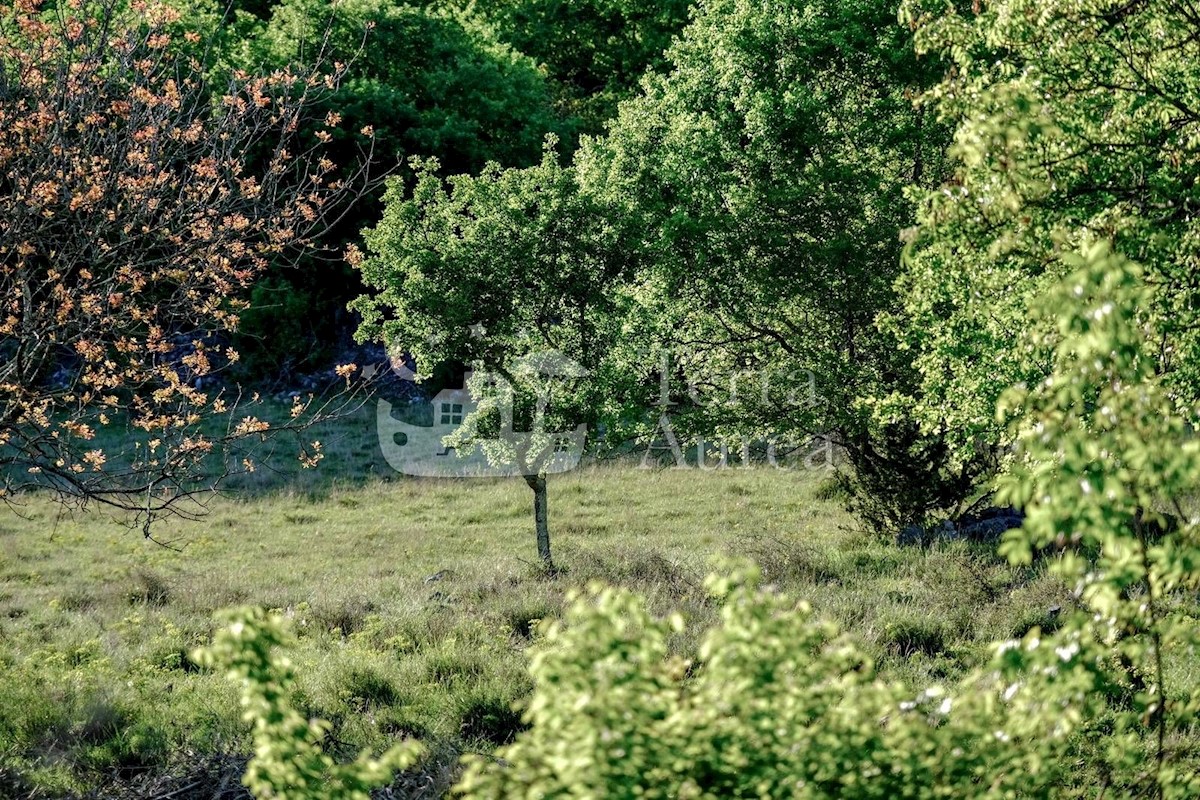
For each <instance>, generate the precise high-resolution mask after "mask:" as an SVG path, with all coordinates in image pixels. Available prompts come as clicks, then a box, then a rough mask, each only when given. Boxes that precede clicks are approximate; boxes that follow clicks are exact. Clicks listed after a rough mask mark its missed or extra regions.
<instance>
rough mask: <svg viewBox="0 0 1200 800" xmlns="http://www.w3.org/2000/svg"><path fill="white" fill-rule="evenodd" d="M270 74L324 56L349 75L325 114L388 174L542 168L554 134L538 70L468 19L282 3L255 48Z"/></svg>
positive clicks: (408, 9) (459, 14) (366, 6)
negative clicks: (423, 164)
mask: <svg viewBox="0 0 1200 800" xmlns="http://www.w3.org/2000/svg"><path fill="white" fill-rule="evenodd" d="M256 48H257V50H256V55H257V57H258V58H260V59H262V60H264V61H266V62H267V63H270V64H288V63H294V62H297V61H299V62H301V63H304V62H306V61H309V60H312V59H314V58H316V57H318V56H322V55H323V56H324V57H325V58H333V59H340V60H344V61H346V62H347V63H348V64H349V65H350V71H349V74H348V76H347V79H346V80H345V81H344V83H343V85H342V86H341V87H340V88H339V90H338V91H337V92H336V93H335V95H334V96H333V97H332V98H331V99H330V101H329V102H328V104H327V105H328V108H329V110H331V111H334V112H336V113H338V114H340V115H341V116H342V118H343V120H344V122H343V125H342V126H341V127H342V129H343V130H344V131H345V133H343V134H338V132H336V131H335V132H334V135H335V136H338V135H341V136H343V137H346V138H348V139H349V140H350V142H349V143H350V144H353V143H354V141H356V140H357V141H358V142H362V141H363V140H362V137H361V134H360V131H361V129H362V127H363V126H366V125H370V126H372V127H373V128H374V140H375V141H374V145H373V146H374V148H375V151H376V152H377V153H378V154H379V156H380V157H381V158H382V159H384V160H385V161H386V162H388V163H389V164H395V163H398V161H399V160H401V159H403V158H404V157H406V156H410V155H420V156H426V157H437V158H438V159H439V160H440V162H441V163H442V164H444V165H445V167H446V169H447V170H448V171H449V172H452V173H458V172H476V171H478V170H480V169H481V168H482V167H483V166H484V164H486V163H487V162H489V161H497V162H500V163H502V164H505V165H509V166H526V165H528V164H531V163H536V161H537V159H538V156H539V154H540V150H541V141H542V138H543V136H545V134H546V133H547V132H549V131H552V130H555V129H556V125H557V123H556V118H555V115H554V112H553V110H552V108H551V98H550V94H549V90H548V87H547V85H546V81H545V78H544V76H543V75H542V74H541V72H540V71H539V70H538V68H537V65H536V64H535V62H534V61H533V60H532V59H530V58H529V57H527V56H524V55H522V54H521V53H519V52H517V51H515V50H514V49H513V48H512V47H510V46H508V45H506V44H504V43H503V42H501V41H500V40H499V39H498V38H497V35H496V33H495V31H494V30H493V29H492V27H491V26H490V25H489V24H488V23H487V21H486V20H484V19H483V18H482V17H480V16H479V15H478V14H473V13H471V12H469V11H464V10H456V9H448V8H446V9H443V8H439V7H434V6H431V7H427V8H422V7H420V6H416V5H404V4H397V3H393V2H389V1H388V0H349V2H338V3H330V2H329V0H284V2H282V3H280V4H279V5H278V6H276V7H275V9H274V11H273V12H272V14H271V19H270V21H269V22H268V23H267V24H266V26H265V28H264V30H263V32H262V34H261V37H260V39H259V41H258V42H257V43H256Z"/></svg>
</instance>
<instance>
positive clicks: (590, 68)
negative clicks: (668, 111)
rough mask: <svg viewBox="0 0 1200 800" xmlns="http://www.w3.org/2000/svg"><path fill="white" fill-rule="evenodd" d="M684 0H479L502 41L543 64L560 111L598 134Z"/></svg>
mask: <svg viewBox="0 0 1200 800" xmlns="http://www.w3.org/2000/svg"><path fill="white" fill-rule="evenodd" d="M692 5H693V4H692V2H691V0H665V2H664V0H657V1H655V0H651V1H650V2H647V0H482V2H480V3H479V7H480V8H481V10H482V11H483V12H484V14H485V15H486V16H487V17H488V18H490V19H492V20H494V21H495V23H496V26H497V28H498V29H499V30H500V32H501V34H502V35H503V37H504V38H505V40H506V41H508V42H511V43H512V44H513V46H514V47H515V48H516V49H517V50H519V51H520V52H522V53H526V54H528V55H530V56H532V57H533V58H535V59H537V61H538V62H539V63H542V64H545V65H546V68H547V71H548V72H549V74H550V77H551V78H552V79H553V80H554V81H555V83H556V84H557V85H558V86H559V87H560V95H561V96H560V102H561V103H562V104H563V106H564V110H565V111H566V116H569V117H574V118H577V119H578V121H579V122H580V124H581V127H582V129H583V131H584V132H585V133H590V134H598V133H601V132H602V131H603V128H604V124H605V123H606V122H607V121H608V120H609V119H611V118H612V117H614V116H615V115H616V110H617V104H618V103H619V102H620V101H621V100H624V99H627V98H629V97H632V96H633V95H634V94H636V92H637V90H638V84H639V82H640V81H641V79H642V76H643V75H644V74H645V73H646V71H647V70H649V69H657V68H659V67H661V66H662V65H663V64H664V59H663V54H664V52H665V51H666V50H667V48H668V47H669V46H670V44H671V40H672V38H673V37H674V36H675V35H676V34H677V33H679V32H680V31H681V30H682V29H683V27H684V25H685V24H686V23H687V21H688V11H689V9H690V8H691V6H692Z"/></svg>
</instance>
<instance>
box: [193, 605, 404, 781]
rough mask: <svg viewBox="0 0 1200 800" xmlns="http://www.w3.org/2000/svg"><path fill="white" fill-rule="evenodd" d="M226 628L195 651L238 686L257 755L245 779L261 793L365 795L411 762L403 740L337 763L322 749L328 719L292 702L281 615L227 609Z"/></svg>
mask: <svg viewBox="0 0 1200 800" xmlns="http://www.w3.org/2000/svg"><path fill="white" fill-rule="evenodd" d="M225 621H226V623H227V625H226V627H224V628H222V629H221V630H219V631H218V632H217V635H216V637H215V639H214V641H213V644H212V646H211V647H210V648H208V649H206V650H201V651H198V652H197V653H196V654H195V655H194V658H195V660H196V661H197V662H200V663H203V664H205V665H207V666H220V667H224V668H225V669H226V670H227V672H228V675H229V677H230V678H231V679H233V680H235V681H237V682H238V683H240V684H241V686H242V705H243V706H245V708H246V719H247V721H249V722H251V723H252V724H253V726H254V757H253V758H251V759H250V763H249V764H248V765H247V767H246V775H245V777H244V778H243V782H244V783H245V784H246V786H247V787H248V788H249V789H250V791H251V792H252V793H253V794H254V795H255V796H256V797H258V798H263V800H265V799H266V798H271V799H272V800H333V799H334V798H336V799H337V800H370V794H369V792H370V790H371V788H372V787H374V786H379V785H381V784H383V783H385V782H387V781H388V780H390V778H391V776H392V773H393V771H394V770H397V769H406V768H407V767H409V766H410V765H412V764H413V763H414V762H415V761H416V759H417V757H418V755H419V753H420V752H421V746H420V745H419V744H417V743H415V742H404V743H401V744H398V745H396V746H394V747H392V748H391V749H390V750H388V751H387V752H386V753H384V754H383V755H382V756H380V757H379V758H378V759H373V758H370V757H369V756H368V755H367V754H365V753H364V754H362V755H361V756H359V758H358V759H357V760H356V761H354V762H353V763H351V764H335V763H334V761H333V759H332V758H330V757H329V756H328V755H326V754H325V753H324V752H323V751H322V749H321V745H320V742H321V739H322V738H323V736H324V735H325V732H326V730H327V729H328V725H327V723H324V722H322V721H319V720H312V721H310V720H306V719H305V718H304V717H303V716H301V715H300V714H299V712H297V711H296V709H295V708H294V707H293V706H292V704H291V702H290V701H289V696H288V693H289V690H290V687H291V685H292V682H293V680H294V673H293V670H292V666H291V663H290V662H289V661H288V659H287V658H286V657H284V656H282V655H280V654H278V653H277V652H275V651H276V649H277V648H278V647H279V646H280V645H282V644H285V643H287V642H288V641H289V640H290V637H289V635H288V633H287V630H286V629H285V627H284V621H283V618H282V617H281V616H279V615H274V614H272V615H268V614H267V613H266V612H264V611H263V610H262V609H241V610H237V611H232V612H228V613H226V614H225Z"/></svg>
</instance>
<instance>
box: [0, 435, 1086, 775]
mask: <svg viewBox="0 0 1200 800" xmlns="http://www.w3.org/2000/svg"><path fill="white" fill-rule="evenodd" d="M351 433H353V432H351ZM369 433H370V432H369V431H368V432H367V433H364V434H362V438H361V440H365V439H368V438H369ZM361 440H355V439H353V436H351V435H349V434H348V435H347V440H346V442H345V445H344V447H343V446H341V445H339V446H337V447H332V448H331V450H332V451H333V452H334V456H331V458H333V457H338V458H343V457H344V458H351V457H360V458H361V459H362V462H363V463H364V464H365V463H366V461H367V460H368V459H369V458H371V457H372V455H371V454H370V453H367V452H365V448H360V447H359V442H360V441H361ZM360 450H361V452H360ZM348 472H349V471H348ZM334 474H335V475H336V473H334ZM826 481H827V476H824V475H821V474H806V473H800V472H781V471H777V470H771V469H752V470H728V471H722V472H711V473H709V472H699V471H692V470H663V471H646V470H639V469H636V468H635V467H632V466H627V465H626V466H622V465H607V466H596V467H592V468H586V469H583V470H580V471H578V472H575V473H571V474H568V475H565V476H561V477H557V478H555V479H554V480H552V481H551V487H550V502H551V524H552V531H553V534H554V546H555V549H556V560H557V561H558V563H559V564H560V565H561V566H562V567H563V568H565V572H564V573H563V574H562V575H559V576H556V577H553V578H551V577H547V576H545V575H543V574H542V573H541V571H540V570H539V569H537V568H536V566H535V564H534V562H535V561H536V548H535V546H534V534H533V530H532V519H531V494H530V492H529V490H528V488H527V487H526V486H525V484H524V482H523V481H520V480H480V481H415V480H408V479H400V478H396V477H393V478H391V479H389V480H386V481H385V480H383V479H381V478H374V477H371V476H369V475H368V476H366V477H365V478H360V479H356V480H354V481H348V480H347V481H343V482H340V483H339V482H338V481H333V482H332V483H331V482H330V481H328V480H326V481H325V482H324V483H321V482H319V481H315V480H314V481H312V482H309V483H305V484H303V485H301V486H300V488H298V489H278V488H275V489H272V488H270V487H269V486H263V487H260V490H259V491H258V492H257V493H255V494H250V495H245V496H244V499H241V500H238V499H233V498H224V499H219V500H217V501H215V502H214V504H213V506H212V509H211V513H210V514H209V515H208V516H207V517H205V518H204V519H202V520H200V521H198V522H192V523H171V522H167V523H163V525H164V527H165V528H166V530H165V531H162V532H161V533H166V534H169V535H167V536H164V537H163V538H168V539H170V540H171V541H173V542H174V543H175V544H176V546H177V547H178V550H172V549H166V548H163V547H161V546H158V545H155V544H153V543H152V542H149V541H146V540H145V539H144V538H142V536H141V535H140V533H139V532H137V531H131V530H129V529H127V528H125V527H123V526H121V525H120V524H118V523H116V522H113V521H110V520H106V519H105V518H103V517H102V516H100V515H96V514H91V513H80V512H74V513H67V512H63V511H62V510H61V509H59V508H58V507H57V506H55V505H53V504H51V503H49V502H48V501H44V500H38V499H31V500H30V501H29V503H28V504H27V505H26V506H25V508H24V514H25V516H24V518H22V517H18V516H16V515H14V514H6V515H5V516H4V517H3V518H2V519H0V554H2V556H0V665H2V666H3V667H4V674H3V677H0V764H5V765H6V766H3V767H0V782H2V781H4V780H6V779H7V780H9V781H10V782H12V781H18V783H13V784H12V785H14V786H25V787H26V788H28V787H29V785H30V784H29V783H25V784H21V783H19V781H22V780H23V781H26V782H32V783H36V784H38V785H39V786H40V787H41V789H42V790H44V791H46V792H47V793H49V794H50V795H54V794H64V793H67V792H68V791H69V790H71V789H75V790H80V789H85V788H90V787H94V786H96V785H99V784H102V783H103V782H104V781H106V780H110V779H111V777H112V776H114V775H116V776H117V777H119V778H120V779H123V780H128V779H133V778H135V777H136V776H138V775H140V774H142V773H151V774H159V773H161V774H171V775H175V776H186V775H188V774H189V770H191V769H192V768H193V767H194V765H195V764H196V763H197V762H198V761H202V760H204V759H207V758H210V757H215V756H217V755H221V754H229V753H233V754H241V753H244V752H245V749H246V747H247V737H246V731H245V728H244V725H243V723H242V722H241V721H240V715H239V711H238V709H237V707H236V702H235V689H234V687H232V686H230V685H227V683H226V682H225V681H224V679H223V678H222V677H221V676H219V675H212V674H206V673H204V672H203V671H201V670H199V669H198V668H196V667H195V666H194V665H193V664H191V662H190V661H189V660H188V658H187V653H188V652H190V651H191V649H192V648H194V647H196V646H198V645H201V644H204V643H206V642H207V641H208V639H209V637H210V636H211V633H212V630H213V625H214V623H213V613H214V612H215V611H217V610H218V609H221V608H224V607H228V606H232V605H240V604H255V605H263V606H267V607H272V608H278V609H282V610H283V611H284V612H285V613H286V614H287V616H288V617H290V618H291V620H292V623H293V626H294V628H295V630H296V632H297V634H298V637H299V639H298V644H297V646H296V647H295V649H294V652H293V653H292V656H293V658H294V660H295V661H296V662H297V664H298V667H299V673H300V675H301V676H302V677H301V683H300V686H299V689H298V695H297V702H298V704H299V705H300V707H301V708H302V709H303V710H304V711H305V712H306V713H309V714H312V715H314V716H319V717H322V718H325V719H328V720H330V721H332V722H333V724H334V731H333V734H332V742H333V745H334V749H335V750H336V751H339V752H343V753H348V752H351V751H354V750H356V749H357V748H359V747H361V746H368V747H382V746H384V744H385V743H386V742H387V741H388V740H389V739H391V738H394V737H402V736H416V737H419V738H421V739H423V740H425V741H427V742H429V743H430V744H431V745H433V750H434V753H435V756H434V758H433V759H432V760H431V761H430V762H429V763H427V764H426V766H425V767H424V771H425V774H424V775H423V776H421V778H420V780H417V779H416V778H413V780H414V781H415V782H414V783H412V784H411V785H412V786H418V785H422V786H424V787H425V789H424V790H422V791H427V793H429V794H436V793H438V792H440V791H441V790H443V789H444V788H445V787H446V785H447V784H448V782H449V781H451V780H452V777H453V763H454V759H455V756H456V754H458V753H460V752H463V751H464V750H470V749H488V748H491V747H492V746H494V745H495V744H497V743H499V742H503V741H506V740H507V739H508V738H510V737H511V736H512V735H514V733H515V732H516V731H517V730H518V729H519V727H520V720H519V715H518V714H516V713H515V712H514V711H513V710H512V708H513V704H514V703H519V702H520V700H521V699H522V698H523V697H524V696H525V695H526V694H527V692H528V690H529V688H530V686H529V681H528V678H527V677H526V674H525V669H524V666H525V660H524V650H525V649H526V647H527V645H528V644H529V642H530V641H531V638H532V637H533V636H534V635H535V631H536V627H537V621H538V620H539V619H544V618H547V617H553V616H555V615H557V614H559V613H560V611H561V609H562V607H563V603H564V597H565V595H566V594H567V593H568V592H569V591H570V590H571V589H572V588H575V587H579V586H582V585H584V584H586V583H587V582H588V581H591V580H596V579H599V580H605V581H610V582H618V583H621V584H624V585H627V586H632V587H633V588H636V589H638V590H639V591H641V592H643V593H645V594H646V595H647V596H648V597H649V598H650V600H651V603H652V607H653V608H655V609H656V610H659V611H662V612H666V611H667V610H669V609H676V608H678V609H681V610H682V611H683V612H684V614H685V616H686V617H687V618H688V619H689V621H690V623H691V627H690V632H689V633H688V634H685V635H684V636H682V637H680V638H679V640H678V642H677V646H678V647H679V649H681V650H682V651H684V652H685V654H686V652H687V651H688V650H689V649H690V648H691V647H692V646H693V645H694V642H695V640H696V633H695V631H696V630H697V629H698V628H700V627H702V626H703V625H705V624H707V623H709V622H711V621H712V619H713V615H714V611H713V608H712V607H711V605H710V603H709V602H708V599H707V598H706V596H705V594H704V592H703V589H702V581H703V577H704V575H705V573H706V572H707V571H708V570H709V569H710V564H711V559H712V557H713V556H726V557H729V556H732V557H744V558H753V559H755V560H756V561H758V562H759V563H760V564H761V565H762V567H763V569H764V573H765V577H766V579H767V580H768V581H770V582H773V583H775V584H777V585H778V586H780V587H781V588H783V589H785V590H787V591H789V592H790V593H792V594H794V595H796V596H797V597H802V598H805V599H808V600H810V601H811V602H813V604H814V605H815V606H816V608H817V609H818V611H819V612H820V613H823V614H825V615H827V616H829V617H831V618H833V619H835V620H837V621H839V622H840V623H841V624H842V625H844V626H845V627H847V628H849V629H851V630H853V631H854V632H856V633H857V634H858V635H859V636H860V637H862V638H863V639H864V640H865V641H866V642H868V643H869V645H870V646H871V647H872V648H873V649H874V651H875V652H876V653H877V655H878V657H879V658H880V659H881V663H882V664H883V666H884V668H885V670H887V671H888V672H889V673H890V674H892V675H894V676H899V677H901V678H904V679H907V680H910V681H912V682H913V683H914V684H923V683H926V682H928V681H930V680H939V679H943V678H946V677H950V676H954V675H957V674H960V673H961V672H962V671H963V670H964V669H966V668H967V667H969V666H970V665H972V664H974V663H977V662H978V660H979V659H980V658H981V656H982V655H983V654H984V653H985V650H986V647H985V645H986V643H987V642H989V641H991V640H992V639H996V638H1005V637H1008V636H1012V635H1017V634H1020V633H1024V632H1025V631H1026V630H1028V629H1029V628H1030V627H1032V626H1033V625H1039V624H1041V625H1045V624H1048V623H1052V613H1051V612H1050V609H1051V608H1052V607H1053V606H1054V605H1059V604H1064V603H1066V602H1067V599H1066V593H1065V591H1064V590H1063V588H1062V587H1061V586H1060V585H1059V584H1058V583H1057V582H1056V581H1054V580H1053V579H1051V578H1049V577H1048V576H1046V575H1044V574H1042V573H1041V572H1040V571H1036V570H1023V569H1014V568H1012V567H1009V566H1007V565H1005V564H1003V563H1001V562H999V561H998V560H997V559H995V558H994V557H993V556H992V555H990V554H989V552H988V549H987V548H985V547H971V546H968V545H965V544H961V543H958V544H948V545H945V546H940V547H935V548H934V549H932V550H929V551H921V550H916V549H904V550H902V549H899V548H897V547H895V546H893V545H891V544H888V543H883V542H880V541H878V540H876V539H875V538H873V537H872V536H870V535H868V534H867V533H865V532H863V531H861V530H858V529H857V526H856V525H855V523H854V521H853V520H852V519H851V518H850V517H848V516H847V515H846V514H845V513H844V512H843V511H842V510H841V508H840V506H839V505H838V503H837V502H836V500H833V499H829V497H830V494H831V493H830V492H828V491H827V484H826ZM233 763H234V767H233V768H236V761H235V762H233ZM17 775H19V776H21V777H19V778H18V777H14V776H17ZM5 776H7V778H6V777H5ZM411 777H412V776H410V778H411ZM180 779H181V780H182V777H180ZM3 788H4V787H3V783H0V789H3ZM414 791H416V790H414Z"/></svg>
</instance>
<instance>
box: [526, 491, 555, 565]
mask: <svg viewBox="0 0 1200 800" xmlns="http://www.w3.org/2000/svg"><path fill="white" fill-rule="evenodd" d="M525 482H526V483H528V484H529V488H530V489H532V490H533V523H534V525H535V526H536V528H537V546H538V558H540V559H541V560H542V566H544V567H545V568H546V569H547V570H548V571H550V572H553V571H554V561H553V560H551V558H550V507H549V502H548V497H547V494H546V476H545V475H526V476H525Z"/></svg>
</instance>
